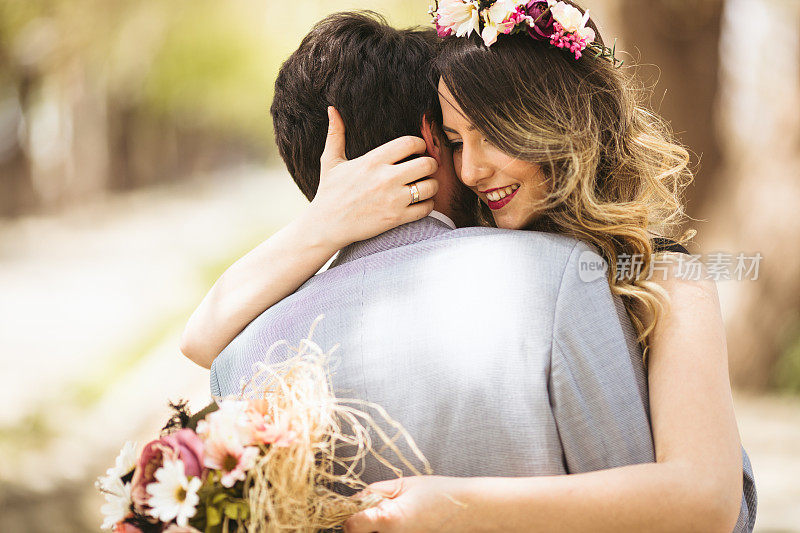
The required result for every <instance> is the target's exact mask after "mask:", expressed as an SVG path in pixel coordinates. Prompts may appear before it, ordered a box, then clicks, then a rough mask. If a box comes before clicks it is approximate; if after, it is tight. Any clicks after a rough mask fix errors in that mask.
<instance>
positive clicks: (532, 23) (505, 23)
mask: <svg viewBox="0 0 800 533" xmlns="http://www.w3.org/2000/svg"><path fill="white" fill-rule="evenodd" d="M429 13H430V14H431V16H433V22H434V24H435V25H436V32H437V33H438V34H439V37H447V36H448V35H451V34H455V36H456V37H463V36H467V37H469V36H470V35H472V32H475V33H476V34H478V35H480V37H481V39H483V42H484V44H485V45H486V46H491V45H493V44H494V43H495V42H496V41H497V37H498V36H499V35H500V34H505V35H510V34H514V33H519V32H527V33H528V35H530V36H531V37H532V38H533V39H536V40H537V41H549V42H550V44H551V45H553V46H557V47H558V48H565V49H567V50H569V51H570V52H572V53H574V54H575V59H580V57H581V55H582V53H583V52H584V51H585V50H586V49H587V48H588V49H589V50H590V52H587V53H592V54H593V55H594V57H596V58H597V57H600V58H603V59H606V60H608V61H610V62H611V63H612V64H613V65H614V66H615V67H616V66H622V61H621V60H619V59H617V58H615V57H614V53H615V52H616V41H615V43H614V48H608V47H606V46H603V45H602V44H600V43H597V42H595V40H594V39H595V33H594V30H593V29H592V28H589V27H587V26H586V23H587V22H589V10H588V9H587V10H586V13H583V14H581V12H580V10H579V9H578V8H576V7H574V6H571V5H569V4H567V3H566V2H557V1H556V0H522V1H519V0H495V1H491V0H441V1H439V0H436V4H435V5H432V6H431V8H430V10H429ZM617 62H619V65H617Z"/></svg>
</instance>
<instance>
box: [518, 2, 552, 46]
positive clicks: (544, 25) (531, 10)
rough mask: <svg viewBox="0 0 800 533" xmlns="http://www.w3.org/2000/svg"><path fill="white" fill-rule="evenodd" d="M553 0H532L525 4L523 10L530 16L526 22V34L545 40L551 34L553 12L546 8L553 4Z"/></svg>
mask: <svg viewBox="0 0 800 533" xmlns="http://www.w3.org/2000/svg"><path fill="white" fill-rule="evenodd" d="M555 4H556V2H554V1H553V0H550V1H547V2H545V1H542V0H532V1H531V2H528V4H527V5H526V9H525V12H526V13H527V14H528V16H529V17H530V18H531V22H530V23H529V24H528V26H529V29H528V35H530V36H531V37H533V38H534V39H536V40H538V41H547V40H549V39H550V36H551V35H552V34H553V14H552V13H551V12H550V11H548V8H550V7H551V6H553V5H555Z"/></svg>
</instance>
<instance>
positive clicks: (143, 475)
mask: <svg viewBox="0 0 800 533" xmlns="http://www.w3.org/2000/svg"><path fill="white" fill-rule="evenodd" d="M203 452H204V450H203V442H202V441H201V440H200V438H199V437H198V436H197V434H196V433H195V432H194V431H192V430H191V429H181V430H180V431H176V432H175V433H173V434H172V435H167V436H166V437H162V438H160V439H158V440H154V441H152V442H150V443H148V444H147V445H146V446H145V447H144V449H143V450H142V454H141V455H140V456H139V461H138V463H137V464H136V470H135V471H134V474H133V479H132V480H131V500H132V501H133V504H134V506H135V507H137V508H138V509H139V510H142V509H144V508H146V507H147V501H148V500H149V499H150V495H149V494H148V493H147V486H148V485H149V484H150V483H153V482H154V481H155V473H156V471H157V470H158V469H159V468H161V466H162V465H163V463H164V460H166V459H169V460H172V461H177V460H180V461H182V462H183V464H184V466H185V472H186V475H187V476H193V477H200V478H202V477H203V475H204V474H205V468H204V467H203Z"/></svg>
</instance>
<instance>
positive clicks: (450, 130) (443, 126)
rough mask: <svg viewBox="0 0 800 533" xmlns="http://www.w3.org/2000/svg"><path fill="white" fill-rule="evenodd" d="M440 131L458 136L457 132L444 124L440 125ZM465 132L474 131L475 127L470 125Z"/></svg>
mask: <svg viewBox="0 0 800 533" xmlns="http://www.w3.org/2000/svg"><path fill="white" fill-rule="evenodd" d="M442 129H443V130H444V131H445V132H446V133H453V134H455V135H458V132H457V131H456V130H454V129H453V128H451V127H450V126H445V125H444V124H442ZM467 131H475V126H473V125H471V124H470V125H469V126H467Z"/></svg>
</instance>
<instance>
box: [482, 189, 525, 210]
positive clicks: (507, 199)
mask: <svg viewBox="0 0 800 533" xmlns="http://www.w3.org/2000/svg"><path fill="white" fill-rule="evenodd" d="M520 188H521V187H518V188H517V189H516V190H515V191H514V192H512V193H511V194H509V195H508V196H506V197H505V198H500V199H499V200H498V201H496V202H493V201H491V200H489V199H488V198H487V199H486V202H487V203H488V205H489V209H491V210H492V211H497V210H498V209H501V208H503V207H504V206H505V205H506V204H507V203H508V202H510V201H511V199H512V198H514V196H515V195H516V194H517V192H518V191H519V189H520ZM492 190H493V191H496V190H497V189H492ZM486 192H491V191H486Z"/></svg>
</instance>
